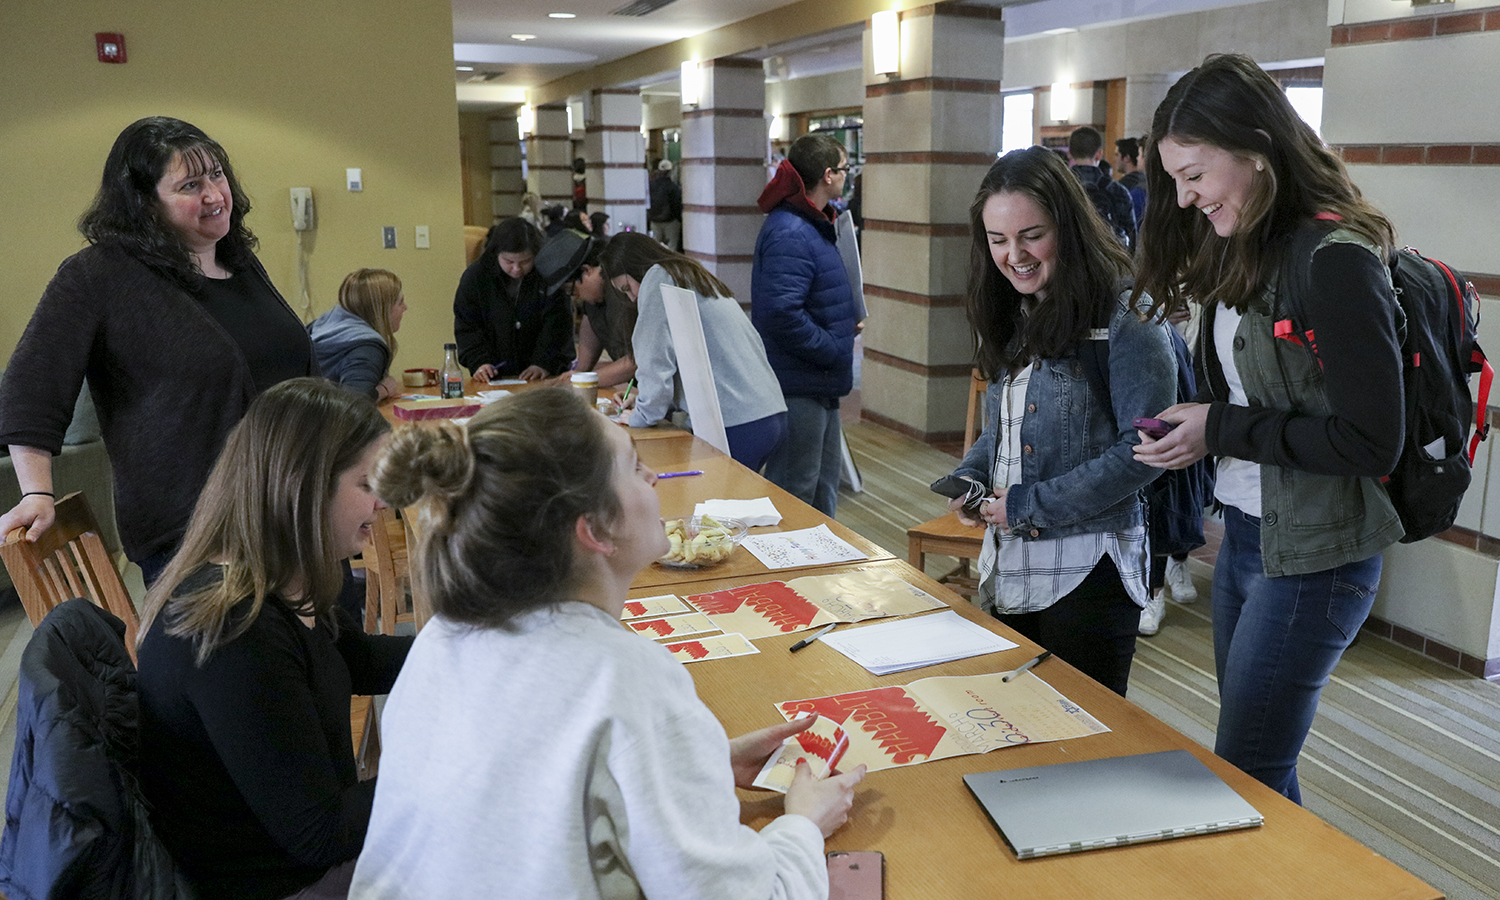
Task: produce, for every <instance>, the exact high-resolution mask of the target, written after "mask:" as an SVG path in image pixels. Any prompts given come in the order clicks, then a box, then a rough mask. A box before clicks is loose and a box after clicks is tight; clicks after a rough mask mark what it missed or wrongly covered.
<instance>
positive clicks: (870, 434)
mask: <svg viewBox="0 0 1500 900" xmlns="http://www.w3.org/2000/svg"><path fill="white" fill-rule="evenodd" d="M845 433H846V435H847V436H848V439H849V448H850V452H851V453H852V455H853V457H854V459H855V462H856V464H857V465H858V467H859V469H860V474H861V476H862V477H863V480H864V488H865V490H864V492H863V493H860V494H853V493H850V492H849V491H848V489H847V488H845V490H844V491H843V492H842V493H841V495H840V497H839V512H838V519H839V521H840V522H843V523H844V524H845V525H848V526H849V527H850V528H852V529H854V530H855V531H857V532H859V533H860V534H862V535H864V536H865V537H866V538H869V539H870V540H872V541H874V542H875V543H877V544H880V545H881V546H883V547H887V548H889V549H891V550H893V551H895V552H896V553H897V555H899V556H902V557H905V555H906V552H905V548H906V529H907V528H908V527H910V526H911V525H914V524H917V523H919V522H923V521H926V520H928V519H931V518H933V517H934V516H937V515H939V514H940V513H941V512H942V511H943V509H944V506H943V503H944V501H943V500H942V498H940V497H938V496H937V495H936V494H933V493H932V492H931V491H929V490H928V489H927V485H928V484H930V483H931V482H932V480H933V479H935V478H937V477H938V476H939V475H942V474H945V473H947V472H950V471H952V469H953V466H954V464H955V461H954V458H953V457H952V456H950V455H948V454H946V453H942V452H940V451H938V450H935V449H933V448H931V447H928V446H926V445H924V444H921V443H919V442H917V441H914V440H911V439H909V438H906V437H903V436H901V435H899V434H896V433H895V432H892V431H890V430H888V429H885V428H881V427H879V426H876V425H872V424H870V423H868V422H860V423H858V424H848V425H845ZM1189 565H1190V568H1191V571H1192V572H1193V574H1194V580H1195V582H1196V584H1197V587H1198V592H1199V594H1200V597H1201V599H1200V600H1199V601H1198V602H1197V603H1195V604H1193V605H1191V606H1180V605H1176V604H1169V608H1168V610H1167V616H1166V621H1165V623H1164V624H1163V626H1162V629H1161V632H1160V633H1159V634H1157V635H1156V636H1155V637H1151V638H1142V639H1141V640H1140V641H1139V642H1138V643H1137V645H1136V646H1137V650H1136V657H1135V664H1134V667H1133V669H1132V671H1131V679H1130V699H1131V700H1132V701H1134V702H1135V703H1136V704H1138V705H1140V706H1141V707H1142V708H1143V709H1145V710H1147V711H1148V712H1150V713H1151V714H1152V715H1154V716H1156V717H1157V718H1159V719H1161V720H1162V721H1164V722H1166V723H1167V724H1169V725H1171V726H1172V727H1173V728H1176V729H1177V730H1178V731H1181V732H1182V733H1183V734H1186V735H1187V736H1188V737H1190V738H1192V739H1193V740H1195V741H1197V742H1199V743H1200V744H1203V745H1204V746H1206V747H1212V746H1213V737H1214V723H1215V721H1216V720H1217V718H1218V692H1217V689H1216V686H1215V683H1214V661H1213V638H1212V635H1211V632H1210V623H1209V609H1208V599H1207V598H1208V590H1209V579H1210V578H1211V577H1212V568H1211V565H1210V563H1208V562H1204V561H1202V560H1198V559H1194V560H1192V561H1191V562H1190V564H1189ZM952 566H953V562H952V561H951V560H948V559H934V558H933V557H929V558H928V564H927V569H928V574H929V575H932V576H934V577H937V576H939V575H941V574H942V573H944V572H946V571H948V570H949V569H951V568H952ZM1298 774H1299V778H1300V780H1301V784H1302V794H1303V803H1304V804H1305V805H1306V806H1307V808H1308V809H1310V810H1312V811H1313V812H1315V813H1316V814H1317V815H1319V816H1321V817H1322V818H1323V819H1324V820H1325V821H1327V822H1328V823H1329V824H1331V825H1333V826H1334V827H1336V828H1338V829H1339V830H1340V831H1343V832H1344V833H1345V834H1347V835H1349V836H1350V837H1353V838H1354V839H1355V840H1357V841H1359V842H1360V843H1362V844H1364V845H1365V846H1367V847H1369V848H1371V849H1372V850H1374V851H1375V852H1377V853H1379V854H1381V855H1382V856H1385V857H1387V858H1389V859H1391V860H1393V861H1394V862H1396V863H1397V864H1398V865H1400V866H1402V867H1403V868H1405V869H1406V870H1407V871H1409V872H1411V873H1412V874H1414V875H1416V876H1417V877H1418V878H1421V879H1422V880H1423V881H1426V882H1427V883H1428V884H1431V885H1433V886H1434V887H1436V888H1438V889H1439V890H1441V891H1442V892H1443V893H1444V894H1446V895H1447V896H1448V897H1449V898H1452V900H1470V898H1473V900H1478V898H1500V684H1491V683H1489V682H1486V681H1484V680H1482V679H1478V678H1474V677H1472V676H1470V675H1466V674H1464V673H1462V672H1459V671H1458V670H1456V669H1449V668H1447V667H1445V666H1442V665H1440V664H1438V663H1436V662H1434V661H1432V660H1430V659H1427V658H1425V657H1423V656H1420V655H1419V654H1416V653H1414V652H1412V651H1410V650H1407V649H1406V648H1404V647H1401V646H1399V645H1397V644H1395V643H1393V642H1391V641H1388V640H1385V639H1382V638H1379V637H1376V636H1374V635H1371V634H1365V635H1363V636H1362V637H1361V639H1360V640H1359V642H1358V643H1357V644H1355V646H1354V647H1352V648H1350V650H1349V651H1348V652H1347V653H1346V654H1345V655H1344V659H1343V661H1342V662H1341V663H1340V665H1339V667H1338V669H1337V670H1336V671H1335V672H1334V675H1333V681H1332V683H1331V684H1330V685H1329V686H1328V688H1327V689H1326V690H1325V691H1324V692H1323V701H1322V704H1321V706H1320V707H1319V711H1318V717H1317V719H1316V721H1315V722H1314V723H1313V731H1312V734H1311V736H1310V737H1309V738H1308V741H1307V744H1306V746H1305V747H1304V749H1303V752H1302V758H1301V763H1300V765H1299V767H1298ZM1329 877H1331V878H1336V877H1337V873H1329Z"/></svg>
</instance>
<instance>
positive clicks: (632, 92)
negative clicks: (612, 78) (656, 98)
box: [589, 88, 641, 97]
mask: <svg viewBox="0 0 1500 900" xmlns="http://www.w3.org/2000/svg"><path fill="white" fill-rule="evenodd" d="M589 93H590V94H600V95H603V94H609V95H611V96H614V97H639V96H640V95H641V92H640V89H639V88H637V89H631V88H594V89H593V90H591V91H589Z"/></svg>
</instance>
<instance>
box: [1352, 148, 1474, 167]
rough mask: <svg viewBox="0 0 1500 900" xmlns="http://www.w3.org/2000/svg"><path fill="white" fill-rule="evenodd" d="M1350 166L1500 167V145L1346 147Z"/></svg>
mask: <svg viewBox="0 0 1500 900" xmlns="http://www.w3.org/2000/svg"><path fill="white" fill-rule="evenodd" d="M1334 149H1335V150H1337V151H1338V153H1339V154H1340V155H1341V156H1342V157H1343V159H1344V162H1346V163H1362V164H1366V165H1385V166H1500V144H1343V145H1335V146H1334Z"/></svg>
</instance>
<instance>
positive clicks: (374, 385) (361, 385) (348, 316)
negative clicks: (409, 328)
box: [308, 269, 406, 402]
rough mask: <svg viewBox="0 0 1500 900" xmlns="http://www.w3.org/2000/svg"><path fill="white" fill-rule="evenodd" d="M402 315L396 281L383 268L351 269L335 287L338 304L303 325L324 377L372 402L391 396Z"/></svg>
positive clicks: (397, 388) (401, 297)
mask: <svg viewBox="0 0 1500 900" xmlns="http://www.w3.org/2000/svg"><path fill="white" fill-rule="evenodd" d="M404 315H406V295H405V294H403V293H402V291H401V279H400V278H397V277H396V273H394V272H388V271H386V270H385V269H355V270H354V271H353V272H350V273H349V274H348V276H347V277H345V278H344V283H343V284H341V285H339V302H338V305H337V306H335V307H334V308H333V309H330V310H329V311H328V312H326V313H324V314H323V315H321V316H319V317H318V320H317V321H316V322H313V323H312V325H310V326H308V333H309V334H311V335H312V341H313V351H314V352H316V353H317V355H318V368H320V369H321V370H322V371H323V377H324V378H327V379H328V380H329V381H332V382H335V383H337V384H339V385H341V386H343V387H345V388H347V389H348V390H351V391H353V392H354V393H356V394H363V395H364V396H366V397H369V398H370V399H372V400H375V401H376V402H379V401H381V400H384V399H385V398H387V397H394V396H395V395H396V394H398V393H399V392H400V391H401V383H400V382H399V381H397V380H396V379H395V378H392V377H391V358H392V357H394V356H395V355H396V332H397V331H399V330H401V318H402V316H404Z"/></svg>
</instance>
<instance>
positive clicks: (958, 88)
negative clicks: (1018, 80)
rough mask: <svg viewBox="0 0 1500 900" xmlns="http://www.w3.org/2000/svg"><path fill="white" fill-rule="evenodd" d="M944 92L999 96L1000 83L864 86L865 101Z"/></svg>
mask: <svg viewBox="0 0 1500 900" xmlns="http://www.w3.org/2000/svg"><path fill="white" fill-rule="evenodd" d="M937 91H944V92H946V93H950V94H993V95H994V96H996V97H998V96H1000V82H998V81H982V80H980V79H977V78H905V79H902V80H900V81H887V82H885V83H884V84H867V85H865V99H866V100H871V99H874V98H876V97H888V96H891V95H893V94H911V93H917V92H937Z"/></svg>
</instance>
